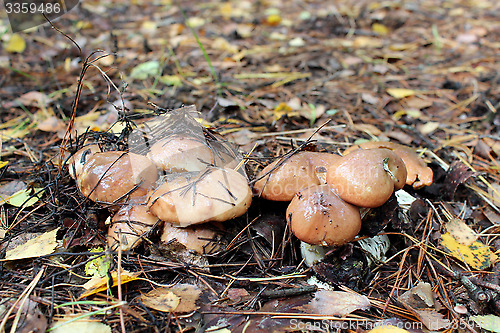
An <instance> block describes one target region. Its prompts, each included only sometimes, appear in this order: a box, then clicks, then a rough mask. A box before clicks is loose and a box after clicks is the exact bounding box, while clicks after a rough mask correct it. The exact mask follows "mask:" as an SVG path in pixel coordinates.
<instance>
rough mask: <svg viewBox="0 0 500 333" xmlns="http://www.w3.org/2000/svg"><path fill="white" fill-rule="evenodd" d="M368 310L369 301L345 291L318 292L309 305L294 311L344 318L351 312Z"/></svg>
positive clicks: (366, 298) (362, 296) (364, 297)
mask: <svg viewBox="0 0 500 333" xmlns="http://www.w3.org/2000/svg"><path fill="white" fill-rule="evenodd" d="M369 308H370V300H369V299H368V297H366V296H364V295H360V294H356V293H354V292H346V291H331V290H320V291H317V292H316V293H315V294H314V298H313V299H312V300H311V301H310V302H309V304H305V305H302V306H298V307H296V308H295V309H297V310H302V311H304V312H305V313H311V314H320V315H325V316H345V315H348V314H349V313H351V312H353V311H356V310H368V309H369Z"/></svg>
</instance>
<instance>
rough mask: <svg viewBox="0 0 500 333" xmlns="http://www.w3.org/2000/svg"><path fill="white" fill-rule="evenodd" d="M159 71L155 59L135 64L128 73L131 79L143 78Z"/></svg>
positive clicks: (154, 74)
mask: <svg viewBox="0 0 500 333" xmlns="http://www.w3.org/2000/svg"><path fill="white" fill-rule="evenodd" d="M159 72H160V63H159V62H158V61H156V60H152V61H147V62H143V63H142V64H140V65H137V66H135V67H134V68H133V69H132V72H131V73H130V76H131V77H132V78H133V79H138V80H145V79H147V78H148V77H149V76H156V75H158V73H159Z"/></svg>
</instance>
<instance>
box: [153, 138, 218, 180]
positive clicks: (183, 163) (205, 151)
mask: <svg viewBox="0 0 500 333" xmlns="http://www.w3.org/2000/svg"><path fill="white" fill-rule="evenodd" d="M147 157H148V158H149V159H151V160H152V161H153V163H154V164H155V165H156V166H157V167H158V168H159V169H161V170H164V171H165V172H167V173H171V172H186V171H201V170H203V169H205V168H206V167H207V166H209V165H211V164H213V162H214V156H213V153H212V150H211V149H210V147H209V146H208V145H207V143H206V142H204V141H203V139H196V138H191V137H189V136H180V135H174V136H171V137H167V138H164V139H161V140H160V141H158V142H156V143H155V144H153V145H152V146H151V148H150V150H149V152H148V154H147Z"/></svg>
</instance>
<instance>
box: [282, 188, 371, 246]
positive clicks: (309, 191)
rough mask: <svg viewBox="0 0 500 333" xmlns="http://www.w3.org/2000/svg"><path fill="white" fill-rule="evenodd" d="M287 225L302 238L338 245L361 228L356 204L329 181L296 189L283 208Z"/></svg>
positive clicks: (348, 240) (350, 238) (345, 241)
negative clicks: (335, 189) (338, 191)
mask: <svg viewBox="0 0 500 333" xmlns="http://www.w3.org/2000/svg"><path fill="white" fill-rule="evenodd" d="M286 216H287V221H288V225H289V226H290V229H291V230H292V232H293V234H294V235H295V236H296V237H297V238H298V239H300V240H301V241H303V242H306V243H309V244H313V245H323V246H340V245H343V244H345V243H348V242H350V241H351V240H353V239H354V237H356V235H357V234H358V232H359V230H360V229H361V216H360V214H359V208H358V207H356V206H353V205H351V204H349V203H347V202H345V201H344V200H342V199H341V198H339V196H338V195H337V194H336V193H335V192H334V191H333V190H332V188H331V187H330V186H329V185H314V186H311V187H308V188H306V189H303V190H301V191H299V192H298V193H297V194H296V195H295V197H294V198H293V200H292V201H291V202H290V205H289V206H288V208H287V210H286Z"/></svg>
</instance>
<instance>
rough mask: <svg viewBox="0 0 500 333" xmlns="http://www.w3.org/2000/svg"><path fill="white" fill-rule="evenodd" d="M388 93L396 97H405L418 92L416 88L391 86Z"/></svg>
mask: <svg viewBox="0 0 500 333" xmlns="http://www.w3.org/2000/svg"><path fill="white" fill-rule="evenodd" d="M387 93H388V94H389V95H391V96H392V97H394V98H405V97H408V96H413V95H415V94H416V92H415V90H412V89H405V88H389V89H387Z"/></svg>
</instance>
